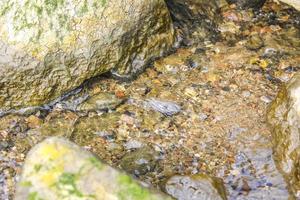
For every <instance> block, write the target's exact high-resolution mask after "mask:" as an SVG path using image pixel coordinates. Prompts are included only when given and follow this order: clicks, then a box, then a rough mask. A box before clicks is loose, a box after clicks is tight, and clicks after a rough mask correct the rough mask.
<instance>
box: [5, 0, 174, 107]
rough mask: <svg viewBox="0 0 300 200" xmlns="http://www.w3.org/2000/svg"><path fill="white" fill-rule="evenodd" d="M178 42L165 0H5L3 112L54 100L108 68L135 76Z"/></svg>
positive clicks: (124, 74) (122, 75)
mask: <svg viewBox="0 0 300 200" xmlns="http://www.w3.org/2000/svg"><path fill="white" fill-rule="evenodd" d="M174 40H175V39H174V30H173V25H172V23H171V18H170V14H169V11H168V9H167V7H166V4H165V2H164V0H140V1H136V0H128V1H124V0H99V1H97V0H82V1H77V0H53V1H49V0H41V1H33V0H24V1H19V0H1V1H0V109H2V110H4V109H10V108H20V107H26V106H36V105H40V104H43V103H46V102H49V101H50V100H53V99H55V98H57V97H58V96H60V95H62V94H63V93H65V92H67V91H69V90H71V89H74V88H76V87H77V86H79V85H80V84H82V83H83V81H85V80H87V79H89V78H91V77H94V76H97V75H100V74H102V73H104V72H107V71H109V70H112V71H113V73H114V74H115V75H116V76H120V77H124V78H130V77H131V75H132V74H134V73H137V72H138V71H140V70H142V68H143V67H145V66H146V65H147V64H148V63H149V62H150V61H151V60H152V59H153V58H155V57H158V56H161V55H162V54H163V53H165V52H166V51H168V50H169V49H170V48H171V47H172V46H173V43H174Z"/></svg>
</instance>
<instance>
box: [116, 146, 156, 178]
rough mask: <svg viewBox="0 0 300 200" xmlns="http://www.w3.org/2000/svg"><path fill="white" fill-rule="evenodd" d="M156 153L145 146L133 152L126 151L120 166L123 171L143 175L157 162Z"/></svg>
mask: <svg viewBox="0 0 300 200" xmlns="http://www.w3.org/2000/svg"><path fill="white" fill-rule="evenodd" d="M157 156H158V155H157V153H156V152H155V151H154V150H153V149H152V148H150V147H149V146H145V147H143V148H139V149H137V150H136V151H134V152H128V153H127V154H126V155H125V156H124V157H123V158H122V160H121V163H120V165H121V167H122V169H124V170H125V171H127V172H129V173H131V174H135V175H137V176H139V175H145V174H147V173H148V172H151V171H152V170H153V169H154V168H155V166H156V164H157V158H156V157H157Z"/></svg>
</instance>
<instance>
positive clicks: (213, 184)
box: [166, 174, 227, 200]
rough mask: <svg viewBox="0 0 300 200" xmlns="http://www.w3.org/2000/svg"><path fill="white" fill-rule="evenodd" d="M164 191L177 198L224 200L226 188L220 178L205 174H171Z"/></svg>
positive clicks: (186, 199)
mask: <svg viewBox="0 0 300 200" xmlns="http://www.w3.org/2000/svg"><path fill="white" fill-rule="evenodd" d="M166 191H167V193H168V194H170V195H171V196H173V197H175V198H176V199H179V200H198V199H201V200H212V199H213V200H226V199H227V197H226V190H225V187H224V185H223V182H222V180H221V179H219V178H216V177H211V176H208V175H205V174H198V175H193V176H173V177H171V178H170V179H169V180H168V181H167V184H166Z"/></svg>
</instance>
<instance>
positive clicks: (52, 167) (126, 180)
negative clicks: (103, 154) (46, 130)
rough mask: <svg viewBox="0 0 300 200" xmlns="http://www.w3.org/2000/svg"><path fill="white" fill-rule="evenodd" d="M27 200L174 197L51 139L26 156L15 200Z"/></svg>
mask: <svg viewBox="0 0 300 200" xmlns="http://www.w3.org/2000/svg"><path fill="white" fill-rule="evenodd" d="M24 199H44V200H53V199H85V200H92V199H98V200H100V199H103V200H104V199H105V200H116V199H124V200H125V199H129V200H160V199H171V197H168V196H167V195H164V194H161V193H159V192H157V191H153V190H150V189H149V188H145V187H142V186H141V185H140V184H139V183H138V182H137V181H135V180H134V179H132V178H131V177H130V176H128V175H126V174H124V173H121V172H120V171H118V170H116V169H113V168H111V167H109V166H107V165H106V164H104V163H102V162H101V161H100V160H98V159H97V158H96V157H94V156H93V155H92V154H91V153H89V152H87V151H85V150H82V149H81V148H80V147H79V146H77V145H75V144H73V143H71V142H69V141H67V140H65V139H63V138H57V137H52V138H48V139H46V140H45V141H43V142H42V143H40V144H38V145H37V146H35V147H34V148H33V149H32V150H31V151H30V152H29V154H28V155H27V158H26V161H25V165H24V167H23V171H22V175H21V179H20V181H19V183H18V185H17V191H16V195H15V200H24Z"/></svg>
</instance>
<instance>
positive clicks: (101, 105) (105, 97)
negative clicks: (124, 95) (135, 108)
mask: <svg viewBox="0 0 300 200" xmlns="http://www.w3.org/2000/svg"><path fill="white" fill-rule="evenodd" d="M122 102H124V99H120V98H117V97H116V96H115V94H110V93H100V94H98V95H95V96H92V97H90V98H89V99H87V100H86V101H84V102H83V103H82V104H80V105H79V106H78V107H77V108H76V110H77V111H82V112H89V111H97V110H105V109H108V110H112V109H115V108H116V107H117V106H119V105H120V104H121V103H122Z"/></svg>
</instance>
